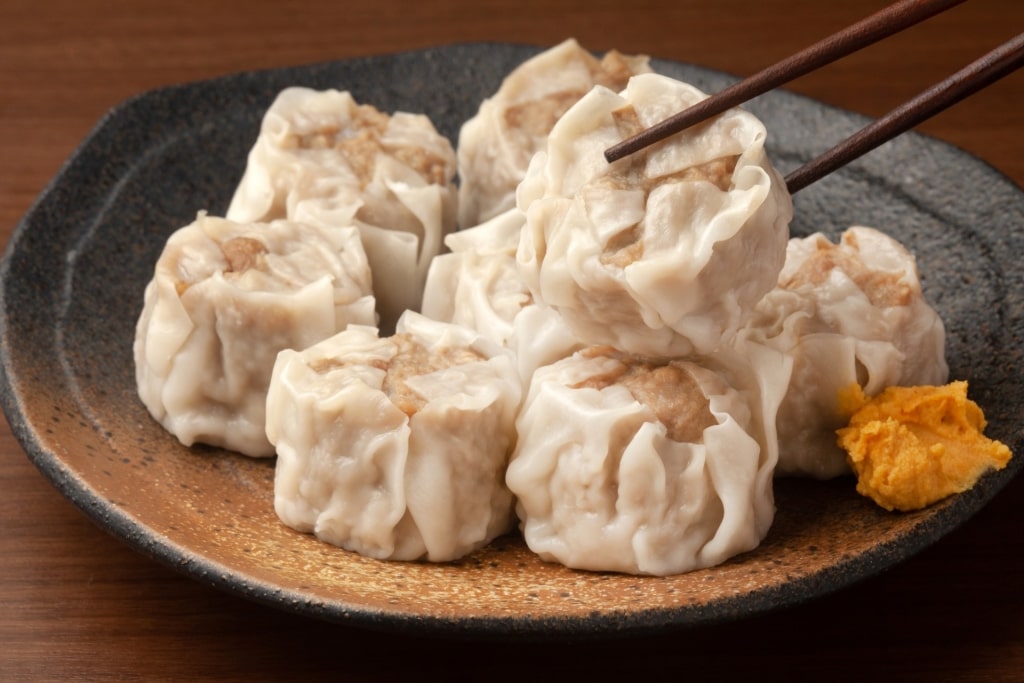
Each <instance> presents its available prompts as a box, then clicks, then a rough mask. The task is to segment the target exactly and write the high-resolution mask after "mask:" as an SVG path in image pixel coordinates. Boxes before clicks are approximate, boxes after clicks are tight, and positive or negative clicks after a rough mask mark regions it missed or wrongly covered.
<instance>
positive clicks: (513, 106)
mask: <svg viewBox="0 0 1024 683" xmlns="http://www.w3.org/2000/svg"><path fill="white" fill-rule="evenodd" d="M650 70H651V69H650V66H649V65H648V58H647V57H645V56H635V57H634V56H626V55H623V54H621V53H619V52H617V51H615V50H612V51H609V52H608V53H607V54H605V55H604V57H603V58H601V59H598V58H596V57H595V56H594V55H592V54H591V53H590V52H588V51H587V50H585V49H583V48H582V47H580V44H579V43H578V42H576V41H575V40H573V39H569V40H566V41H564V42H562V43H561V44H559V45H556V46H555V47H553V48H550V49H548V50H545V51H544V52H542V53H540V54H538V55H536V56H534V57H532V58H530V59H528V60H527V61H525V62H523V63H522V64H520V65H519V66H518V67H516V68H515V69H514V70H513V71H512V72H511V73H509V74H508V76H507V77H506V78H505V80H504V81H503V82H502V84H501V87H499V88H498V91H497V92H496V93H494V95H492V96H491V97H489V98H487V99H485V100H484V101H483V102H482V103H481V105H480V109H479V111H478V112H477V114H476V115H475V116H474V117H473V118H471V119H470V120H468V121H467V122H466V123H465V124H463V126H462V130H461V131H460V132H459V142H458V159H459V177H460V179H461V184H460V186H459V226H460V227H462V228H469V227H472V226H475V225H477V224H479V223H483V222H484V221H487V220H489V219H491V218H493V217H494V216H497V215H498V214H500V213H503V212H505V211H507V210H508V209H510V208H512V207H513V206H515V192H516V186H517V185H518V184H519V182H520V181H521V180H522V179H523V176H525V175H526V168H527V166H528V165H529V163H530V158H531V157H532V156H533V155H534V153H535V152H537V151H539V150H540V149H542V148H543V147H544V143H545V141H546V140H547V136H548V133H550V132H551V128H552V127H553V126H554V125H555V121H557V120H558V118H559V117H560V116H561V115H562V114H564V113H565V111H566V110H567V109H568V108H569V107H570V106H572V105H573V104H574V103H575V102H576V101H577V100H579V99H580V98H581V97H583V95H585V94H586V93H587V92H588V91H589V90H590V89H591V88H592V87H594V86H595V85H603V86H606V87H608V88H609V89H611V90H614V91H619V90H622V89H623V88H625V87H626V83H627V82H628V81H629V78H630V77H631V76H633V75H635V74H638V73H648V72H650Z"/></svg>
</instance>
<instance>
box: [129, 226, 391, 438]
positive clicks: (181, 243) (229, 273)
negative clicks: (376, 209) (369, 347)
mask: <svg viewBox="0 0 1024 683" xmlns="http://www.w3.org/2000/svg"><path fill="white" fill-rule="evenodd" d="M370 292H371V279H370V269H369V266H368V265H367V262H366V254H365V253H364V252H363V248H362V244H361V242H360V240H359V235H358V233H357V232H356V230H355V229H353V228H349V229H332V230H321V229H318V228H316V227H314V226H308V225H303V224H300V223H294V222H290V221H272V222H270V223H267V224H262V223H258V224H239V223H235V222H233V221H228V220H225V219H223V218H215V217H212V216H207V215H206V214H204V213H200V214H199V215H198V217H197V218H196V220H195V222H193V223H192V224H190V225H188V226H186V227H183V228H181V229H179V230H178V231H176V232H175V233H174V234H173V235H171V237H170V238H169V239H168V240H167V244H166V245H165V247H164V250H163V252H162V254H161V255H160V257H159V259H158V261H157V263H156V267H155V272H154V275H153V279H152V280H151V281H150V282H149V284H148V285H147V286H146V290H145V301H144V305H143V309H142V313H141V315H140V316H139V320H138V323H137V325H136V332H135V341H134V347H133V349H134V350H133V352H134V359H135V373H136V381H137V386H138V392H139V397H140V398H141V399H142V402H143V403H144V404H145V405H146V408H147V409H148V410H149V412H150V413H151V414H152V415H153V417H154V418H155V419H156V420H157V421H159V422H160V423H161V424H162V425H163V426H164V427H165V428H166V429H167V430H168V431H169V432H171V433H172V434H174V435H175V436H176V437H177V438H178V440H179V441H181V442H182V443H183V444H185V445H186V446H190V445H192V444H194V443H197V442H198V443H206V444H211V445H216V446H223V447H225V448H229V449H232V450H235V451H238V452H240V453H243V454H245V455H250V456H270V455H273V448H272V447H271V445H270V442H269V441H267V437H266V434H265V419H264V418H265V409H266V391H267V385H268V384H269V382H270V372H271V368H272V367H273V365H274V360H275V358H276V357H277V353H278V352H279V351H280V350H281V349H285V348H292V347H296V348H304V347H306V346H309V345H311V344H314V343H316V342H318V341H320V340H322V339H324V338H326V337H329V336H331V335H333V334H334V333H336V332H338V331H339V330H341V329H343V328H344V327H345V326H346V325H348V324H349V323H357V324H362V325H367V324H369V325H372V324H374V323H375V321H376V315H375V313H374V300H373V296H372V295H371V293H370Z"/></svg>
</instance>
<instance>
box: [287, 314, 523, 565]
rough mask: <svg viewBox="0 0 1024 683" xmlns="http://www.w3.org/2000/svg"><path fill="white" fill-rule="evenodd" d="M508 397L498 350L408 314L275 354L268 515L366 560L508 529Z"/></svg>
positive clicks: (448, 552) (453, 554) (513, 396)
mask: <svg viewBox="0 0 1024 683" xmlns="http://www.w3.org/2000/svg"><path fill="white" fill-rule="evenodd" d="M520 394H521V389H520V385H519V380H518V377H517V376H516V374H515V370H514V367H513V363H512V359H511V358H510V357H509V355H508V354H507V353H506V352H504V351H502V350H500V349H499V348H498V347H496V346H495V345H494V344H492V343H490V342H488V341H487V340H486V339H484V338H482V337H481V336H480V335H478V334H477V333H475V332H473V331H472V330H469V329H467V328H464V327H461V326H457V325H451V324H446V323H441V322H437V321H433V320H429V319H428V318H425V317H423V316H422V315H419V314H416V313H413V312H408V313H406V314H405V315H403V317H402V318H401V319H400V320H399V323H398V326H397V332H396V334H395V335H394V336H391V337H385V338H381V337H379V336H378V334H377V330H376V329H374V328H371V327H363V326H350V327H349V328H348V329H347V330H345V331H344V332H341V333H340V334H338V335H335V336H334V337H331V338H329V339H327V340H325V341H323V342H321V343H319V344H316V345H315V346H312V347H310V348H308V349H305V350H304V351H283V352H282V353H281V354H280V356H278V359H277V362H276V364H275V365H274V373H273V379H272V381H271V385H270V390H269V393H268V397H267V413H268V421H267V435H268V436H269V438H270V441H271V442H272V443H273V444H274V445H275V446H276V448H277V453H278V460H277V470H276V474H275V480H274V507H275V509H276V511H277V514H278V516H279V517H280V519H281V520H282V521H283V522H284V523H285V524H287V525H288V526H290V527H292V528H294V529H297V530H299V531H303V532H312V533H314V534H316V536H317V537H318V538H320V539H322V540H324V541H327V542H328V543H332V544H334V545H338V546H340V547H343V548H346V549H349V550H354V551H356V552H359V553H361V554H364V555H367V556H370V557H375V558H378V559H392V560H416V559H426V560H428V561H432V562H443V561H448V560H453V559H456V558H458V557H461V556H463V555H465V554H467V553H469V552H471V551H472V550H474V549H476V548H478V547H480V546H482V545H484V544H486V543H487V542H489V541H490V540H492V539H493V538H495V537H497V536H499V535H501V534H503V533H505V532H506V531H509V530H510V529H511V527H512V524H513V521H514V514H513V511H512V494H511V493H510V492H509V490H508V488H507V487H506V485H505V482H504V476H505V468H506V465H507V462H508V456H509V452H510V451H511V448H512V447H513V445H514V443H515V430H514V424H513V422H514V419H515V412H516V408H517V406H518V404H519V398H520Z"/></svg>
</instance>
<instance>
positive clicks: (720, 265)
mask: <svg viewBox="0 0 1024 683" xmlns="http://www.w3.org/2000/svg"><path fill="white" fill-rule="evenodd" d="M705 97H706V95H704V93H702V92H700V91H699V90H697V89H696V88H694V87H693V86H690V85H687V84H685V83H681V82H679V81H676V80H673V79H670V78H667V77H665V76H660V75H656V74H642V75H639V76H634V77H633V78H632V79H631V80H630V81H629V85H628V86H627V87H626V89H625V90H624V91H623V92H622V93H621V94H617V93H614V92H612V91H610V90H608V89H607V88H602V87H595V88H594V89H593V90H592V91H591V92H590V93H588V94H587V95H586V96H585V97H584V98H582V99H581V100H580V101H579V102H577V103H576V104H575V105H573V107H572V108H571V109H570V110H569V111H568V112H567V113H566V114H565V115H564V116H562V118H561V119H559V121H558V123H557V124H556V125H555V127H554V129H553V130H552V132H551V135H550V137H549V138H548V143H547V147H546V150H545V151H542V152H539V153H538V154H537V155H536V156H535V157H534V158H533V161H532V162H531V164H530V168H529V171H528V173H527V176H526V178H525V179H524V180H523V182H522V184H520V186H519V188H518V191H517V205H518V207H519V208H520V210H522V211H524V212H525V213H526V216H527V225H526V228H525V229H524V231H523V235H522V238H521V240H520V246H519V250H518V253H517V262H518V264H519V267H520V272H521V273H522V274H523V277H524V279H525V281H526V283H527V285H528V286H529V288H530V290H531V292H532V293H533V295H534V298H535V299H536V300H537V302H538V303H544V304H546V305H549V306H552V307H554V308H555V309H557V310H558V311H559V313H561V314H562V315H563V316H564V317H565V319H566V321H567V322H568V323H569V325H570V327H571V328H572V329H573V331H574V333H575V334H576V335H577V336H579V337H580V338H581V339H583V340H584V341H586V342H588V343H591V344H607V345H610V346H613V347H615V348H618V349H622V350H624V351H628V352H631V353H637V354H642V355H650V356H657V357H674V356H681V355H687V354H690V353H698V354H707V353H711V352H713V351H714V350H715V349H716V348H717V347H718V346H719V345H720V344H721V342H722V340H723V339H724V338H726V337H727V336H728V335H729V334H731V333H732V332H735V331H736V330H737V329H738V328H739V327H740V326H741V325H742V323H743V321H744V320H745V317H746V316H747V315H748V314H749V312H750V309H752V308H753V306H754V304H755V303H757V301H758V300H759V299H760V298H761V297H762V296H763V295H764V294H765V293H767V292H768V291H769V290H771V289H772V288H773V287H774V286H775V283H776V281H777V278H778V275H779V271H780V270H781V268H782V264H783V261H784V258H785V250H786V242H787V239H788V237H789V234H788V227H789V221H790V219H791V217H792V202H791V200H790V197H789V194H788V192H787V191H786V188H785V183H784V182H783V180H782V179H781V178H780V177H779V175H778V174H777V173H776V171H775V170H774V168H773V167H772V165H771V163H770V161H769V160H768V157H767V155H766V153H765V149H764V143H765V138H766V135H767V133H766V130H765V127H764V125H763V124H762V123H761V122H760V121H759V120H758V119H757V118H756V117H754V116H753V115H752V114H749V113H747V112H745V111H742V110H739V109H732V110H729V111H727V112H725V113H723V114H721V115H719V116H718V117H715V118H714V119H712V120H711V121H709V122H708V123H706V124H703V125H701V126H697V127H694V128H691V129H688V130H686V131H683V132H682V133H680V134H678V135H676V136H672V137H671V138H669V139H668V140H666V141H663V142H661V143H657V144H655V145H653V146H651V147H649V148H648V149H646V150H642V151H640V152H638V153H636V154H634V155H631V156H629V157H626V158H625V159H622V160H619V161H617V162H615V163H613V164H608V163H607V161H606V160H605V158H604V151H605V150H606V149H607V148H608V147H610V146H611V145H613V144H615V143H617V142H620V141H622V140H623V139H625V138H627V137H629V136H630V135H632V134H634V133H636V132H639V131H640V130H642V129H644V128H646V127H648V126H651V125H653V124H655V123H657V122H659V121H661V120H663V119H664V118H666V117H667V116H669V115H670V114H672V113H674V112H677V111H681V110H683V109H685V108H687V107H688V106H690V105H692V104H694V103H696V102H698V101H700V100H701V99H704V98H705ZM751 254H756V258H752V257H751Z"/></svg>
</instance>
